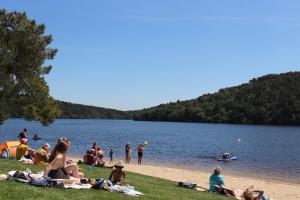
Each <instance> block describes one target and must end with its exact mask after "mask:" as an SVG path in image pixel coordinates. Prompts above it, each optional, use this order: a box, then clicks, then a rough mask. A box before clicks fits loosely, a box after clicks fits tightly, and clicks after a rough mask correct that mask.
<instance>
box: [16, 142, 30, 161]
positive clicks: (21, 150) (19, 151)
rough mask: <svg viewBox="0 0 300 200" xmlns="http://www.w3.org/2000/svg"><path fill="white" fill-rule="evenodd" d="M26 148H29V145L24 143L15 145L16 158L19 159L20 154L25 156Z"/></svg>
mask: <svg viewBox="0 0 300 200" xmlns="http://www.w3.org/2000/svg"><path fill="white" fill-rule="evenodd" d="M28 149H29V147H28V146H27V145H26V144H20V145H19V146H18V147H17V151H16V159H17V160H20V159H21V158H22V156H25V155H26V152H27V151H28Z"/></svg>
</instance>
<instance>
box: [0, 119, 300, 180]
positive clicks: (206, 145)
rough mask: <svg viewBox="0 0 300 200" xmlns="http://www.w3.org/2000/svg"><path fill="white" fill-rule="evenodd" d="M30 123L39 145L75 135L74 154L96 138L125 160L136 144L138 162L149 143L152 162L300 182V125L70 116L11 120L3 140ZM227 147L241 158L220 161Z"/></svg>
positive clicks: (2, 128)
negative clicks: (47, 123) (139, 151)
mask: <svg viewBox="0 0 300 200" xmlns="http://www.w3.org/2000/svg"><path fill="white" fill-rule="evenodd" d="M24 127H26V128H28V129H29V132H28V136H27V137H28V138H31V137H32V136H33V135H34V134H38V135H39V136H40V137H42V138H43V140H41V141H37V142H34V141H30V144H29V145H30V146H31V147H33V148H38V147H40V146H41V144H43V143H45V142H48V143H49V144H51V146H53V145H54V144H55V143H56V141H57V139H58V138H59V137H62V136H66V137H69V138H70V139H71V149H70V152H69V154H70V155H83V154H84V153H85V152H86V150H88V149H90V148H91V146H92V143H93V142H94V141H96V142H97V144H100V145H101V146H103V147H104V149H105V151H106V155H108V151H109V148H110V147H112V148H114V151H115V156H116V157H117V158H120V159H124V151H125V144H126V143H127V142H130V144H131V147H132V156H133V162H136V160H137V146H138V144H139V143H144V141H147V142H148V145H147V146H146V148H145V152H144V160H145V162H148V163H152V164H153V163H156V164H158V163H159V164H160V165H167V166H174V167H184V168H194V169H197V168H199V169H202V170H210V171H211V169H212V168H213V167H215V166H216V165H220V166H222V167H223V171H224V173H231V174H238V175H245V176H251V177H252V176H254V177H256V178H260V179H273V180H280V181H287V182H293V183H297V184H300V127H282V126H253V125H227V124H195V123H169V122H136V121H129V120H65V119H61V120H57V121H56V122H55V123H53V124H51V125H50V126H48V127H43V126H42V125H40V124H39V123H37V122H28V121H24V120H22V119H9V120H7V121H5V123H4V124H3V125H2V126H0V142H1V143H2V142H3V141H7V140H16V139H17V136H18V133H19V132H20V131H21V130H23V128H24ZM238 139H241V141H240V142H238ZM225 151H228V152H232V153H233V154H234V155H235V156H237V157H238V160H236V161H233V162H230V163H223V162H218V161H216V159H217V158H219V157H220V156H221V154H222V152H225Z"/></svg>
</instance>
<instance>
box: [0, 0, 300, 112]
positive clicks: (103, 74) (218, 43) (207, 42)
mask: <svg viewBox="0 0 300 200" xmlns="http://www.w3.org/2000/svg"><path fill="white" fill-rule="evenodd" d="M0 7H1V8H5V9H7V10H8V11H13V10H16V11H25V12H26V13H27V15H28V16H29V18H31V19H35V20H36V21H37V22H38V23H44V24H45V25H46V27H47V33H48V34H52V36H53V39H54V41H53V43H52V44H51V46H52V47H55V48H58V54H57V56H56V57H55V59H54V60H52V61H50V62H49V63H51V64H52V65H53V67H54V68H53V70H52V72H51V73H50V75H48V76H47V81H48V84H49V86H50V90H51V91H50V92H51V95H52V96H53V97H55V98H56V99H60V100H64V101H70V102H75V103H82V104H88V105H95V106H101V107H110V108H116V109H122V110H131V109H140V108H144V107H149V106H155V105H158V104H160V103H167V102H170V101H176V100H177V99H180V100H185V99H191V98H195V97H198V96H200V95H202V94H204V93H209V92H215V91H217V90H218V89H220V88H224V87H229V86H234V85H238V84H241V83H245V82H247V81H248V80H250V79H252V78H254V77H258V76H261V75H264V74H269V73H281V72H287V71H299V70H300V56H299V52H300V12H299V10H300V1H296V0H295V1H289V0H284V1H276V0H265V1H261V0H235V1H233V0H207V1H201V0H148V1H146V0H135V1H131V0H126V1H124V0H119V1H116V0H110V1H100V0H93V1H92V0H90V1H79V0H72V1H58V0H51V1H50V0H45V1H40V0H28V1H18V0H9V1H4V0H2V1H0Z"/></svg>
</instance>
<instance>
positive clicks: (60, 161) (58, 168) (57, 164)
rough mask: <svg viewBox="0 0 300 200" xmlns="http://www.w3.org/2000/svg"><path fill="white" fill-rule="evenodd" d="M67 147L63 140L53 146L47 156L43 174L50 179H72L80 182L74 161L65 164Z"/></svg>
mask: <svg viewBox="0 0 300 200" xmlns="http://www.w3.org/2000/svg"><path fill="white" fill-rule="evenodd" d="M68 149H69V145H68V144H67V143H66V142H65V141H61V142H59V143H58V144H57V145H56V146H55V151H53V152H52V153H51V155H50V157H49V165H48V166H47V168H46V170H45V173H44V176H46V177H47V176H48V177H50V178H51V179H73V180H76V181H77V182H80V177H79V172H78V168H77V165H76V163H70V164H66V160H67V159H66V153H67V151H68ZM70 174H72V176H70Z"/></svg>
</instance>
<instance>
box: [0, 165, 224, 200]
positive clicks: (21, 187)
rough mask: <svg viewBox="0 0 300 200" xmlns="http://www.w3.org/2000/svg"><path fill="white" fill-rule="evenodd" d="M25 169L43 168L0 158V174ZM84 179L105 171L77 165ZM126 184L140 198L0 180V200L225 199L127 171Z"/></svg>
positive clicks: (103, 175)
mask: <svg viewBox="0 0 300 200" xmlns="http://www.w3.org/2000/svg"><path fill="white" fill-rule="evenodd" d="M27 168H29V169H30V170H32V172H39V171H41V170H43V169H44V167H43V166H31V165H23V164H21V163H18V162H17V161H13V160H3V159H0V174H6V173H7V172H8V171H10V170H26V169H27ZM81 168H82V171H83V172H84V173H85V175H86V177H89V178H97V177H105V178H107V177H108V176H109V173H110V170H109V169H102V168H96V167H93V168H92V170H90V171H88V170H86V169H85V166H84V165H82V166H81ZM127 182H128V183H129V184H130V185H133V186H134V187H135V189H136V190H138V191H140V192H142V193H144V194H145V195H144V196H142V197H128V196H125V195H122V194H118V193H115V192H112V193H111V192H107V191H100V190H74V189H56V188H40V187H35V186H31V185H27V184H24V183H18V182H14V181H0V200H10V199H14V200H25V199H45V200H50V199H53V200H59V199H78V200H79V199H80V200H83V199H153V200H154V199H172V200H175V199H178V200H179V199H180V200H182V199H203V200H225V199H227V198H224V197H222V196H218V195H214V194H210V193H207V192H198V191H195V190H189V189H185V188H179V187H177V183H176V182H171V181H167V180H162V179H158V178H153V177H149V176H143V175H139V174H135V173H130V172H127Z"/></svg>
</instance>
